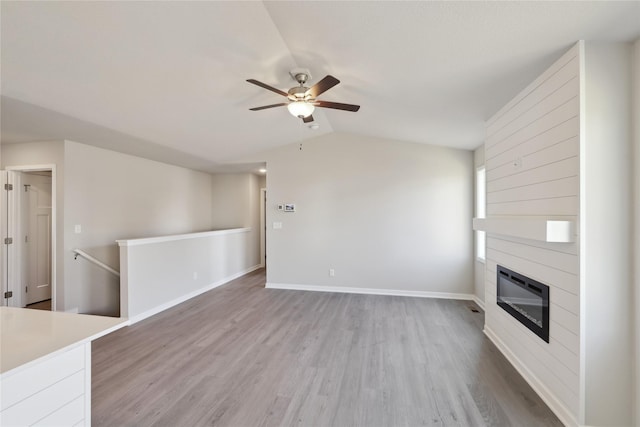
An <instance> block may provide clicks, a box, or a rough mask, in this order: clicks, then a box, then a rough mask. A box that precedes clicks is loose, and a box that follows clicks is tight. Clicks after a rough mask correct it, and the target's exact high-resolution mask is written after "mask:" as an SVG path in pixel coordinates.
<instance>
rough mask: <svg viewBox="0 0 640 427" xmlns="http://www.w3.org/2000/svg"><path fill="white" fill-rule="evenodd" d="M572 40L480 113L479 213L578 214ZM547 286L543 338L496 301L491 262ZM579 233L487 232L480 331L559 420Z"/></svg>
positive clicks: (572, 336) (576, 355)
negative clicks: (482, 186)
mask: <svg viewBox="0 0 640 427" xmlns="http://www.w3.org/2000/svg"><path fill="white" fill-rule="evenodd" d="M578 55H579V49H578V46H575V47H574V48H572V49H571V50H569V51H568V52H567V53H566V54H565V55H563V56H562V57H561V58H560V59H559V60H558V61H556V62H555V63H554V64H553V65H552V66H551V67H550V68H549V69H548V70H547V71H546V72H544V73H543V74H542V75H541V76H540V77H539V78H538V79H536V80H535V81H534V82H533V83H532V84H530V85H529V86H528V87H527V88H526V89H525V90H523V91H522V92H521V93H520V94H519V95H518V96H516V97H515V98H514V99H513V100H512V101H511V102H510V103H509V104H507V105H506V106H505V107H504V108H503V109H502V110H500V111H499V112H498V113H497V114H496V115H495V116H494V117H493V118H492V119H491V120H489V121H488V122H487V128H486V140H485V156H486V158H485V164H486V170H487V216H490V217H502V216H517V217H524V216H528V217H541V218H547V219H570V220H575V221H577V220H578V214H579V206H580V203H579V194H580V182H579V166H580V161H579V154H580V141H579V135H580V96H579V95H580V77H579V72H580V67H579V65H580V64H579V57H578ZM497 264H499V265H503V266H505V267H507V268H510V269H512V270H514V271H517V272H519V273H522V274H524V275H526V276H529V277H531V278H533V279H536V280H538V281H540V282H542V283H544V284H547V285H548V286H549V287H550V304H551V306H550V328H549V332H550V342H549V343H548V344H547V343H546V342H544V341H543V340H541V339H540V338H538V337H537V336H536V335H534V334H533V333H532V332H530V331H529V330H528V329H527V328H526V327H524V326H523V325H521V324H520V323H518V322H517V321H516V320H515V319H514V318H512V317H511V316H510V315H509V314H507V313H506V312H505V311H504V310H502V309H501V308H500V307H498V306H497V304H496V265H497ZM579 267H580V262H579V253H578V243H562V244H559V243H544V242H536V241H531V240H524V239H519V238H515V237H513V238H512V237H506V236H501V235H497V234H490V235H488V236H487V263H486V272H485V273H486V274H485V306H486V325H485V331H486V333H487V335H488V336H489V337H490V338H491V339H492V340H493V341H494V342H495V343H496V344H497V345H498V346H499V347H501V349H502V350H503V352H504V353H505V354H506V355H507V357H509V358H510V359H511V361H512V363H513V364H514V365H515V366H516V367H517V368H518V369H519V370H520V372H521V373H522V374H523V375H524V376H525V377H527V380H529V382H530V383H531V384H532V385H534V387H536V389H537V392H538V393H539V394H540V395H541V396H542V397H543V399H545V401H546V402H547V403H548V404H549V406H551V407H552V408H553V409H554V412H556V414H558V415H559V416H560V417H561V418H562V419H563V421H564V422H565V423H568V424H575V423H576V420H577V416H578V411H579V389H580V387H579V366H580V339H579V336H580V317H579V315H580V280H579Z"/></svg>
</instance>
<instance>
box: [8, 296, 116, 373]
mask: <svg viewBox="0 0 640 427" xmlns="http://www.w3.org/2000/svg"><path fill="white" fill-rule="evenodd" d="M127 324H128V321H127V319H123V318H119V317H104V316H90V315H86V314H74V313H63V312H56V311H53V312H52V311H43V310H33V309H28V308H14V307H0V375H4V374H6V373H8V372H9V371H12V370H14V369H16V368H19V367H23V366H25V365H27V364H30V363H31V362H33V361H35V360H37V359H40V358H42V357H47V356H49V355H52V354H54V353H56V352H59V351H61V350H64V349H65V348H67V347H71V346H74V347H75V346H77V345H80V344H83V343H86V342H89V341H92V340H95V339H97V338H100V337H101V336H103V335H106V334H108V333H110V332H113V331H115V330H116V329H120V328H122V327H123V326H126V325H127Z"/></svg>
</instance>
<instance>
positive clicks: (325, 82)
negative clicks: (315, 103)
mask: <svg viewBox="0 0 640 427" xmlns="http://www.w3.org/2000/svg"><path fill="white" fill-rule="evenodd" d="M338 83H340V80H338V79H336V78H335V77H333V76H326V77H325V78H324V79H322V80H320V81H319V82H318V83H316V84H314V85H313V86H312V87H311V89H309V90H308V93H310V94H311V97H312V98H317V97H318V95H320V94H321V93H323V92H326V91H328V90H329V89H331V88H332V87H334V86H335V85H337V84H338Z"/></svg>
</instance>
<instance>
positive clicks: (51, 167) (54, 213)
mask: <svg viewBox="0 0 640 427" xmlns="http://www.w3.org/2000/svg"><path fill="white" fill-rule="evenodd" d="M4 169H5V170H6V171H13V172H46V171H50V172H51V311H56V309H57V305H56V300H57V298H56V297H57V293H58V292H57V280H56V279H57V276H56V273H57V264H58V262H57V260H58V256H57V251H56V248H57V238H56V236H57V222H58V209H57V201H58V200H57V198H58V197H57V185H56V182H57V173H56V165H55V164H41V165H20V166H7V167H5V168H4ZM14 217H15V218H16V221H15V223H14V224H10V226H12V227H13V228H12V230H11V232H12V233H13V234H16V232H17V231H19V230H21V229H22V224H21V223H20V221H22V218H21V216H19V215H15V216H14ZM14 241H16V242H17V244H18V246H16V251H17V253H18V254H20V256H19V261H20V262H19V263H18V265H19V266H22V256H23V255H24V254H23V253H22V252H23V251H22V247H23V242H22V238H20V239H14ZM20 272H21V269H20ZM14 277H15V275H14ZM20 286H21V291H20V292H21V301H20V302H21V305H22V303H24V302H26V301H27V296H26V293H25V289H24V285H23V284H21V285H20Z"/></svg>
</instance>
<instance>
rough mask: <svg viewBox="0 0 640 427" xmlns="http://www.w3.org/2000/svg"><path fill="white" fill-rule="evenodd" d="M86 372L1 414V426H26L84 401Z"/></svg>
mask: <svg viewBox="0 0 640 427" xmlns="http://www.w3.org/2000/svg"><path fill="white" fill-rule="evenodd" d="M85 380H86V379H85V371H84V369H83V370H82V371H80V372H76V373H75V374H73V375H71V376H70V377H67V378H65V379H63V380H61V381H58V382H57V383H55V384H53V385H51V386H50V387H47V388H46V389H44V390H42V391H40V392H39V393H36V394H34V395H31V396H29V397H28V398H26V399H24V400H22V401H20V402H18V403H16V404H15V405H13V406H11V407H10V408H7V409H6V410H4V411H2V412H0V425H2V426H6V427H8V426H25V425H32V424H34V423H36V422H37V421H39V420H42V419H43V418H45V417H47V416H48V415H51V414H53V413H54V412H55V411H57V410H58V409H60V408H61V407H63V406H65V405H66V404H68V403H70V402H72V401H73V400H75V399H77V398H78V397H80V398H81V399H84V385H85Z"/></svg>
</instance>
